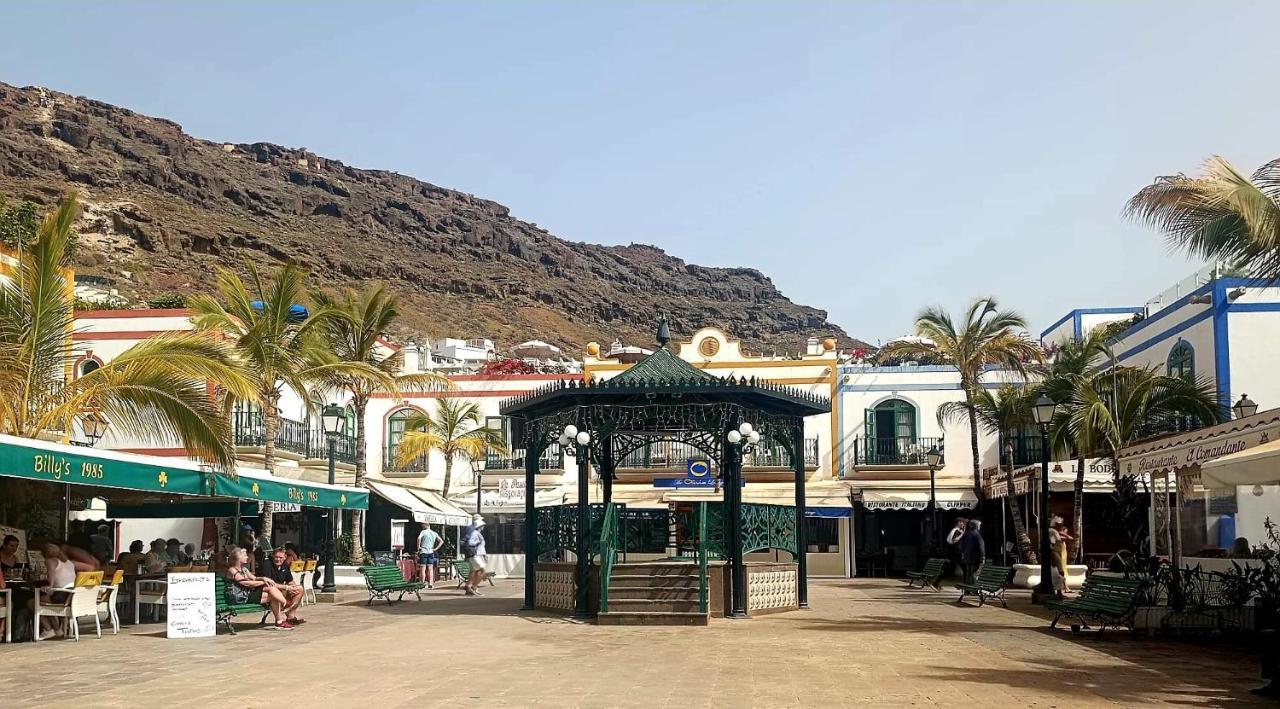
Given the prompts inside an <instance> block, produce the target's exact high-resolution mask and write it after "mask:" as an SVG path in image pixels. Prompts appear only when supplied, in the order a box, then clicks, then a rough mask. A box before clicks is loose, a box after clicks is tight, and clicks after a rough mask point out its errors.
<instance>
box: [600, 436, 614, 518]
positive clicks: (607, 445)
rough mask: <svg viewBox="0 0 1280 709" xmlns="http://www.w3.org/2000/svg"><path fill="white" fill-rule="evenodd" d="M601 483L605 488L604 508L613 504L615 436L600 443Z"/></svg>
mask: <svg viewBox="0 0 1280 709" xmlns="http://www.w3.org/2000/svg"><path fill="white" fill-rule="evenodd" d="M600 443H601V446H600V482H601V483H602V486H603V488H604V506H605V507H606V508H608V507H609V505H610V504H612V503H613V471H614V470H615V469H616V467H617V466H616V463H614V460H613V436H606V437H605V438H604V439H603V440H601V441H600Z"/></svg>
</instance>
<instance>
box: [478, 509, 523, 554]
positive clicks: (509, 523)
mask: <svg viewBox="0 0 1280 709" xmlns="http://www.w3.org/2000/svg"><path fill="white" fill-rule="evenodd" d="M484 517H485V526H484V528H483V529H482V530H481V532H480V533H481V534H482V535H484V548H485V551H486V552H488V553H490V554H523V553H524V515H523V514H501V513H499V514H493V513H488V514H485V516H484Z"/></svg>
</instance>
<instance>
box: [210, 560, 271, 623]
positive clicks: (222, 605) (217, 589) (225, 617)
mask: <svg viewBox="0 0 1280 709" xmlns="http://www.w3.org/2000/svg"><path fill="white" fill-rule="evenodd" d="M213 596H214V599H215V600H216V605H215V608H214V614H215V615H214V617H215V618H216V620H215V622H217V623H225V624H226V626H227V630H230V631H231V634H232V635H235V634H236V626H235V625H233V624H232V623H231V619H232V618H234V617H236V616H238V615H253V614H255V613H259V614H261V616H262V617H261V618H260V619H259V620H258V625H262V624H263V623H266V622H267V615H268V614H270V613H271V608H269V607H268V606H264V605H263V604H261V603H229V602H228V601H227V580H226V579H225V578H223V577H222V575H221V574H218V575H215V576H214V577H213Z"/></svg>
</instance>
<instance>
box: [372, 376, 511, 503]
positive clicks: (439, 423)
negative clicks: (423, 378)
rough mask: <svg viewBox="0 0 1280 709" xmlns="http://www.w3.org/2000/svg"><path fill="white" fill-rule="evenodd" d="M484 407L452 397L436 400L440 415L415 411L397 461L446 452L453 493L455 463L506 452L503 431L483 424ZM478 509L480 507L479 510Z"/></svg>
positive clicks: (446, 480) (447, 482) (402, 463)
mask: <svg viewBox="0 0 1280 709" xmlns="http://www.w3.org/2000/svg"><path fill="white" fill-rule="evenodd" d="M482 422H483V419H482V418H481V415H480V406H479V405H478V404H475V403H474V402H470V401H456V400H454V399H450V398H441V399H437V400H436V415H435V416H434V417H432V416H429V415H427V414H425V413H415V414H414V415H412V416H410V417H409V419H408V420H407V421H405V425H404V438H403V439H401V441H400V445H399V446H398V447H397V448H396V464H397V465H399V466H401V467H403V466H405V465H407V464H408V463H409V461H411V460H413V459H415V458H417V457H418V456H422V455H427V454H428V453H430V452H431V451H433V450H437V451H440V452H441V453H443V454H444V460H445V464H444V495H445V496H446V497H448V495H449V485H450V483H451V482H452V475H453V464H454V462H455V461H457V460H458V459H462V460H467V461H471V460H475V459H476V458H480V457H483V456H484V455H485V454H486V453H488V452H490V451H493V452H495V453H506V452H507V442H506V441H505V440H503V437H502V432H501V431H499V430H497V429H493V428H489V427H487V426H483V425H481V424H482ZM477 511H478V510H477Z"/></svg>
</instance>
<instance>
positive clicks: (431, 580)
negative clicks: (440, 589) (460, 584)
mask: <svg viewBox="0 0 1280 709" xmlns="http://www.w3.org/2000/svg"><path fill="white" fill-rule="evenodd" d="M442 546H444V539H442V538H441V537H440V535H439V534H436V533H435V530H433V529H431V525H430V524H427V523H425V522H424V523H423V524H422V531H421V532H418V580H419V581H421V582H422V583H425V584H426V585H427V588H435V587H436V562H437V561H438V560H439V557H437V556H436V553H437V552H439V551H440V547H442Z"/></svg>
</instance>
